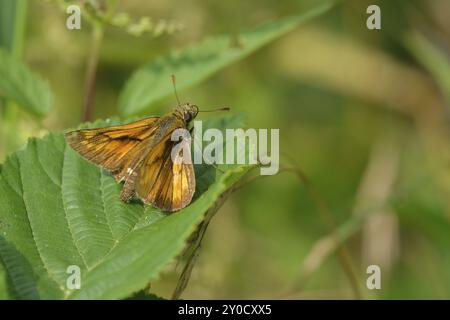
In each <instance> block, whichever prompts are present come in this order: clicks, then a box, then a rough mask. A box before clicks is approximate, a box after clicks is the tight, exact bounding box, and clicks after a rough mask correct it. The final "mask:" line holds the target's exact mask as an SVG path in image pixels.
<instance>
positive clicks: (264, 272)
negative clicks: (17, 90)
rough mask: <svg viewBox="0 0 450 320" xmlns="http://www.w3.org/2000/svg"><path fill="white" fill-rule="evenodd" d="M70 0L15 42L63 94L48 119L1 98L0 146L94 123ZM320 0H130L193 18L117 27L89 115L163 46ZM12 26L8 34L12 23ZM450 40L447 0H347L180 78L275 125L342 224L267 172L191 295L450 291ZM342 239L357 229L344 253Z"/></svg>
mask: <svg viewBox="0 0 450 320" xmlns="http://www.w3.org/2000/svg"><path fill="white" fill-rule="evenodd" d="M6 2H10V1H7V0H0V4H1V5H2V6H3V5H5V4H6ZM101 2H102V1H100V2H97V1H85V2H84V3H93V4H98V3H101ZM62 3H63V1H40V0H33V1H28V2H27V6H26V8H25V11H26V13H25V16H24V26H25V27H24V31H23V43H22V47H23V49H22V50H21V51H22V53H21V54H18V56H22V57H20V59H22V60H23V61H25V62H26V63H27V65H29V66H30V68H31V69H33V70H34V71H36V72H37V73H39V74H40V75H41V76H42V77H43V78H45V79H48V81H49V83H50V86H51V88H52V91H53V92H54V102H53V109H52V111H50V113H49V114H48V115H46V116H45V117H43V118H37V117H35V116H31V115H29V114H28V113H26V112H24V111H22V110H21V109H19V108H16V107H14V106H12V107H10V108H9V111H7V109H8V108H7V106H6V104H5V103H3V105H1V109H0V113H1V119H0V126H1V127H0V131H1V135H2V137H1V139H0V159H2V160H3V159H4V158H5V156H6V155H7V154H9V153H11V152H13V151H16V150H18V149H20V148H21V147H22V146H23V145H24V144H25V142H26V139H27V138H28V137H30V136H42V135H43V134H45V133H46V132H49V131H63V130H66V129H67V128H73V127H76V126H78V125H79V124H80V123H81V122H83V100H84V96H85V89H84V88H85V78H86V67H87V61H88V59H89V54H90V52H91V49H92V44H91V33H92V24H90V23H89V22H88V21H86V20H82V28H81V30H68V29H67V28H66V27H65V21H66V18H67V14H66V13H65V12H64V10H62V9H61V4H62ZM106 3H109V2H106ZM315 3H316V1H300V0H295V1H294V0H283V1H269V0H260V1H255V0H251V1H237V0H231V1H200V0H186V1H175V0H154V1H138V0H128V1H118V2H117V7H116V8H115V11H116V12H126V13H128V14H129V16H130V17H132V18H133V19H137V20H138V19H139V18H140V17H143V16H148V17H151V18H152V19H155V20H158V19H167V20H168V21H169V20H170V21H174V22H176V23H179V24H180V25H182V26H183V28H182V30H178V31H176V32H173V33H170V34H168V33H163V34H162V35H160V36H158V37H154V36H153V35H152V34H149V33H143V34H142V35H139V36H134V35H130V34H129V33H128V32H126V31H125V30H124V28H120V27H114V26H107V27H106V28H105V29H104V35H103V39H102V41H101V46H100V50H99V56H98V69H97V79H96V85H95V92H94V96H93V104H92V106H93V109H92V116H91V120H95V119H101V118H108V117H111V116H117V115H118V109H117V105H118V94H119V92H120V90H121V89H122V88H123V85H124V83H125V81H126V80H127V79H128V78H129V76H130V75H131V73H132V71H133V70H135V69H136V68H138V67H139V66H141V65H143V64H145V63H147V62H149V61H151V60H153V59H154V58H155V57H157V56H159V55H162V54H165V53H167V52H170V51H173V50H177V49H180V48H183V47H184V46H186V45H188V44H190V43H194V42H197V41H200V40H201V39H203V38H204V37H206V36H209V35H215V34H221V33H230V34H238V33H239V32H240V31H243V30H249V29H252V28H255V27H257V26H259V25H261V24H264V23H266V22H267V21H270V20H276V19H279V18H282V17H285V16H288V15H291V14H296V13H301V12H302V11H303V10H305V8H308V7H310V6H313V5H314V4H315ZM370 4H378V5H379V6H380V8H381V18H382V29H381V30H368V29H367V27H366V19H367V18H368V16H369V15H368V14H367V13H366V9H367V7H368V5H370ZM0 8H2V9H3V10H4V8H5V7H0ZM3 13H5V11H4V12H3ZM6 16H7V15H5V14H3V15H2V19H3V21H1V24H0V28H5V25H7V23H5V21H6V20H5V19H6V18H5V17H6ZM16 31H17V30H16ZM1 34H2V38H0V39H2V40H3V43H2V45H3V46H5V47H7V42H8V41H5V39H7V36H5V34H6V35H7V32H6V31H5V29H3V30H2V33H1ZM449 39H450V2H449V1H448V0H433V1H427V0H422V1H420V0H398V1H388V0H386V1H373V0H371V1H366V0H348V1H341V2H339V3H338V4H337V5H336V6H335V7H334V8H333V9H332V10H331V11H329V12H328V13H326V14H325V15H323V16H320V17H318V18H316V19H314V20H312V21H310V22H308V23H307V24H305V25H302V26H300V27H299V28H297V29H295V30H293V31H292V32H289V33H288V34H287V35H285V36H283V37H281V38H280V39H278V40H276V41H274V42H272V43H270V44H269V45H267V46H265V47H263V48H261V49H260V50H258V51H256V52H255V53H254V54H252V55H250V56H249V57H247V58H245V59H243V60H241V61H238V62H237V63H234V64H233V65H231V66H229V67H227V68H225V69H223V70H221V71H219V72H218V73H216V74H214V75H213V76H212V77H210V78H208V79H207V80H206V81H203V82H202V83H200V84H198V85H196V86H194V87H191V88H189V89H186V90H182V91H181V92H180V95H181V97H182V100H184V101H189V102H191V103H195V104H197V105H199V106H204V107H208V106H218V105H228V106H230V107H231V108H232V112H236V113H237V112H242V113H245V114H246V116H247V125H248V127H254V128H279V129H280V139H281V141H280V150H281V152H282V153H285V154H289V155H290V156H291V157H292V158H294V159H295V160H296V161H297V163H298V164H299V166H300V167H301V168H302V171H303V172H305V173H306V175H307V176H308V178H309V180H310V181H311V183H312V185H313V186H314V190H315V192H316V193H315V194H317V195H318V197H319V198H320V201H321V202H322V203H324V204H326V206H327V208H328V209H329V213H330V215H331V216H332V220H333V224H334V225H335V226H336V230H338V231H337V232H338V233H337V235H336V236H330V234H331V233H330V232H331V231H330V228H329V227H327V223H326V222H324V218H323V213H321V210H320V208H318V207H317V203H316V202H315V201H314V199H313V198H312V197H311V194H310V192H309V191H311V190H310V189H308V188H306V187H305V185H304V184H303V183H302V182H301V181H300V180H299V179H298V178H297V177H296V175H295V174H292V173H287V172H286V173H280V174H279V175H276V176H271V177H266V178H263V179H258V180H256V181H254V182H252V183H250V184H248V185H247V186H246V187H245V188H242V189H240V190H239V191H238V192H236V193H235V194H234V195H233V196H232V197H231V198H230V199H229V200H228V201H227V202H226V203H225V205H224V206H223V207H222V208H221V209H220V210H219V212H218V213H217V215H216V216H215V218H214V219H213V221H212V223H211V225H210V227H209V229H208V231H207V233H206V236H205V239H204V242H203V247H202V251H201V253H200V257H199V260H198V263H197V265H196V266H195V268H194V270H193V274H192V278H191V281H190V283H189V285H188V287H187V289H186V291H185V293H184V295H183V298H185V299H188V298H192V299H201V298H224V299H231V298H236V299H240V298H244V299H252V298H256V299H257V298H274V299H285V298H287V299H316V298H324V299H328V298H337V299H351V298H383V299H410V298H414V299H416V298H426V299H429V298H437V299H442V298H446V299H448V298H450V200H449V199H450V174H449V172H450V152H449V143H448V142H449V141H450V135H449V102H450V100H449V99H450V85H449V83H450V59H449V54H448V52H449V49H450V41H449ZM167 81H170V80H169V79H167ZM148 90H149V91H151V90H152V88H148ZM175 105H176V102H175V99H174V97H170V98H166V99H163V100H161V101H159V102H157V103H155V104H154V105H153V106H152V109H151V110H152V112H151V113H150V114H152V115H154V114H162V113H164V112H167V111H169V110H171V109H172V107H174V106H175ZM11 108H12V110H13V111H11ZM11 113H12V115H11ZM208 117H213V115H211V116H210V115H208ZM282 159H283V158H282ZM283 161H284V159H283V160H282V163H283ZM337 243H345V248H344V249H341V251H339V252H341V255H339V254H338V253H337V249H336V244H337ZM369 265H379V266H380V267H381V271H382V280H381V283H382V288H381V290H368V289H367V288H366V279H367V277H368V274H367V273H366V269H367V267H368V266H369ZM349 275H350V276H349ZM177 278H178V273H177V270H176V269H175V263H174V264H172V265H170V266H168V267H167V268H166V269H165V271H164V272H163V273H162V274H161V276H160V279H159V280H158V281H157V282H155V283H153V284H152V292H154V293H156V294H158V295H160V296H163V297H168V296H170V294H171V292H172V290H173V288H174V286H175V285H176V282H177ZM351 279H353V281H351ZM355 284H356V286H357V288H355Z"/></svg>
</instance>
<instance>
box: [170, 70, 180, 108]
mask: <svg viewBox="0 0 450 320" xmlns="http://www.w3.org/2000/svg"><path fill="white" fill-rule="evenodd" d="M172 84H173V92H174V93H175V98H177V102H178V106H180V105H181V103H180V98H178V93H177V79H176V78H175V75H172Z"/></svg>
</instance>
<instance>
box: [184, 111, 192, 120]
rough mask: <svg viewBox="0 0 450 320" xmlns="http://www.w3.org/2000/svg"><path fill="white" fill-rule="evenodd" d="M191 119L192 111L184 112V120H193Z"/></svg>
mask: <svg viewBox="0 0 450 320" xmlns="http://www.w3.org/2000/svg"><path fill="white" fill-rule="evenodd" d="M191 120H192V115H191V113H190V112H186V113H185V114H184V121H186V122H189V121H191Z"/></svg>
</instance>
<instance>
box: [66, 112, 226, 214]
mask: <svg viewBox="0 0 450 320" xmlns="http://www.w3.org/2000/svg"><path fill="white" fill-rule="evenodd" d="M218 110H228V108H221V109H217V111H218ZM208 111H216V110H208ZM198 112H199V109H198V107H197V106H196V105H191V104H189V103H186V104H184V105H180V104H179V105H178V107H177V108H176V109H175V110H173V111H172V112H169V113H167V114H166V115H164V116H162V117H149V118H145V119H142V120H138V121H134V122H131V123H128V124H124V125H116V126H110V127H105V128H95V129H81V130H75V131H71V132H67V133H66V134H65V139H66V141H67V143H68V144H69V145H70V146H71V147H72V149H74V150H75V151H76V152H78V153H79V154H80V155H81V156H83V157H84V158H86V159H87V160H89V161H90V162H93V163H94V164H96V165H99V166H100V167H102V168H103V169H105V170H107V171H109V172H110V173H111V174H113V175H114V177H115V178H116V180H117V181H119V182H120V181H124V184H123V187H122V190H121V193H120V198H121V200H122V201H124V202H129V201H130V200H131V199H132V198H133V197H134V195H135V194H136V195H137V196H138V197H139V198H140V199H142V201H143V202H144V203H146V204H151V205H152V206H154V207H156V208H158V209H161V210H163V211H170V212H171V211H177V210H180V209H182V208H184V207H186V206H187V205H188V204H189V203H190V202H191V201H192V197H193V195H194V192H195V173H194V167H193V164H192V161H184V159H185V158H183V157H184V156H186V158H188V159H190V152H189V154H188V155H183V151H184V150H190V148H178V149H179V151H178V152H177V153H176V154H175V156H173V155H172V150H173V148H174V147H175V145H176V144H177V143H179V142H178V141H172V139H171V136H172V133H173V132H174V131H175V130H177V129H187V128H188V126H189V124H190V122H191V121H192V120H193V119H195V117H196V116H197V114H198ZM203 112H206V110H205V111H203ZM181 143H189V144H190V139H187V140H184V139H183V140H182V142H181Z"/></svg>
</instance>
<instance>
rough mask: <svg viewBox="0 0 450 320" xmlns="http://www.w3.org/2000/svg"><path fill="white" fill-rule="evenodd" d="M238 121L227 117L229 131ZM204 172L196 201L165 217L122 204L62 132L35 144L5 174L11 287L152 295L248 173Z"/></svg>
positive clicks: (71, 295) (3, 221)
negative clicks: (73, 274) (77, 275)
mask: <svg viewBox="0 0 450 320" xmlns="http://www.w3.org/2000/svg"><path fill="white" fill-rule="evenodd" d="M241 122H242V121H241V118H240V117H227V118H224V119H223V120H222V124H223V127H222V128H225V127H228V128H229V127H240V126H242V123H241ZM210 124H211V123H210ZM210 124H209V125H210ZM98 125H106V123H100V122H99V123H96V124H95V126H98ZM204 125H205V127H206V128H207V127H208V126H209V125H208V122H207V121H206V122H205V123H204ZM214 125H217V121H216V122H215V123H214ZM197 169H198V170H196V171H197V172H196V178H197V185H198V188H197V191H198V192H197V193H196V195H195V197H194V201H193V202H192V203H191V204H190V205H189V206H188V207H186V208H185V209H183V210H181V211H179V212H177V213H174V214H170V215H168V214H166V213H162V212H160V211H158V210H156V209H153V208H151V207H150V206H144V205H142V203H141V202H139V201H135V202H133V203H130V204H125V203H122V202H121V201H120V198H119V193H120V188H121V186H120V184H118V183H117V182H116V181H115V179H114V178H113V177H112V176H111V175H109V174H107V173H105V172H103V171H102V170H101V169H100V168H98V167H96V166H94V165H92V164H90V163H88V162H87V161H86V160H84V159H82V158H81V157H80V156H79V155H78V154H77V153H76V152H75V151H73V150H72V149H70V148H68V147H67V146H66V144H65V140H64V137H63V135H62V134H49V135H47V136H45V137H44V138H42V139H31V140H30V141H29V143H28V145H27V147H26V149H25V150H23V151H20V152H17V153H15V154H13V155H11V156H10V157H9V158H8V159H7V160H6V162H5V164H4V165H3V167H2V172H1V175H0V258H1V261H2V262H3V263H4V265H5V267H6V269H7V270H8V277H9V279H10V283H11V285H12V289H13V290H14V292H16V293H17V295H18V296H19V297H20V298H28V299H36V298H45V299H48V298H52V299H99V298H103V299H115V298H125V297H128V296H130V295H131V294H132V293H133V292H137V291H139V290H141V289H143V288H145V287H146V286H147V284H148V283H149V282H150V281H151V280H153V279H155V278H156V277H157V276H158V274H159V272H160V271H161V269H162V268H163V267H164V266H165V265H166V264H167V263H168V262H169V261H171V260H172V259H173V258H174V257H175V256H176V255H177V254H179V253H180V252H181V250H182V249H183V247H184V245H185V242H186V240H187V238H188V237H189V235H190V234H191V233H192V232H193V231H194V230H195V227H196V226H197V224H198V223H199V222H200V221H201V220H202V218H203V215H204V213H205V212H206V211H207V210H208V209H209V208H210V207H211V206H213V205H214V203H215V202H216V201H217V200H218V198H219V197H220V196H221V195H222V194H223V193H224V192H225V191H227V190H228V189H229V188H230V187H231V186H232V185H233V184H234V183H235V182H237V181H238V180H239V179H240V178H241V177H242V176H243V175H244V174H245V173H246V171H247V170H248V167H247V166H229V167H222V170H223V171H224V172H223V173H220V172H218V171H217V172H216V171H214V170H213V174H212V175H211V174H204V173H205V171H211V169H210V167H209V166H206V165H205V166H203V165H202V166H201V167H200V168H197ZM70 265H77V266H79V267H80V268H81V289H80V290H69V289H67V288H66V285H65V284H66V280H67V277H68V274H67V273H66V269H67V267H68V266H70ZM0 275H1V273H0ZM0 288H1V287H0ZM2 294H5V293H2Z"/></svg>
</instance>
